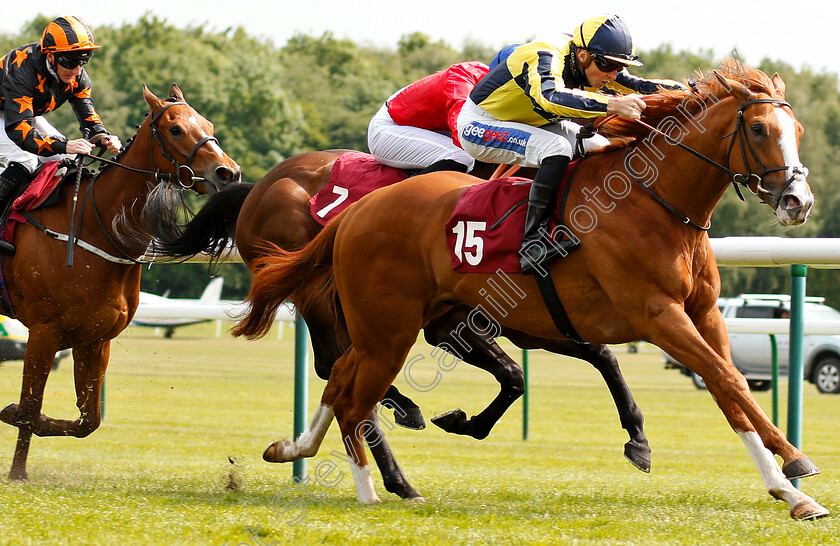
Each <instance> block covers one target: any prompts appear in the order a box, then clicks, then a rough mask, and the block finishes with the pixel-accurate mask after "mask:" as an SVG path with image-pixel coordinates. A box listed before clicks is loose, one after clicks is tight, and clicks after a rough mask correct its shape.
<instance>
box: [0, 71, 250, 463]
mask: <svg viewBox="0 0 840 546" xmlns="http://www.w3.org/2000/svg"><path fill="white" fill-rule="evenodd" d="M143 89H144V93H145V98H146V102H147V103H148V105H149V108H150V109H151V114H150V115H149V116H148V117H147V118H146V120H145V121H144V122H143V124H142V125H141V126H140V128H139V130H138V132H137V134H136V136H135V137H134V139H133V141H132V142H131V143H130V145H129V146H128V148H126V149H125V150H124V151H123V152H121V153H120V155H119V156H118V157H117V162H118V163H119V165H109V166H107V167H105V168H104V169H103V170H101V171H100V172H99V173H98V174H97V175H96V176H89V175H85V176H84V177H82V180H81V183H80V186H79V206H78V210H76V217H75V221H76V226H77V228H76V233H75V234H76V236H77V237H78V245H79V246H78V248H76V249H75V252H74V259H73V266H72V267H65V259H66V257H67V245H66V243H64V242H61V241H59V240H56V239H55V238H50V237H46V236H45V235H44V233H43V232H42V231H41V230H40V229H39V227H40V226H42V227H44V228H47V229H49V230H52V232H58V233H62V232H64V231H66V230H68V227H69V226H70V225H71V217H72V216H71V214H72V211H73V210H74V207H73V204H72V203H73V194H74V187H73V184H67V185H65V186H64V187H62V189H61V190H60V195H59V201H58V204H57V205H54V206H52V207H49V208H44V209H40V210H37V211H34V212H32V213H31V215H32V217H33V218H34V220H35V221H36V222H37V224H38V225H39V227H36V225H34V224H33V223H32V222H30V223H27V224H23V225H20V226H19V227H18V228H17V231H16V234H15V243H16V246H17V253H16V255H15V256H12V257H9V256H4V257H3V260H2V268H3V269H2V273H3V278H4V279H5V282H6V286H7V287H8V292H9V296H10V299H11V306H12V309H11V310H8V311H7V313H8V314H9V315H10V316H17V318H19V319H20V321H21V322H23V323H24V324H25V325H26V326H28V327H29V342H28V343H27V345H26V354H25V357H24V363H23V385H22V387H21V395H20V403H19V404H10V405H8V406H6V407H5V408H4V409H3V410H2V412H0V419H2V420H3V422H5V423H8V424H10V425H13V426H15V427H18V428H19V433H18V441H17V446H16V449H15V456H14V460H13V462H12V469H11V473H10V475H9V476H10V478H11V479H26V478H27V473H26V458H27V455H28V452H29V444H30V440H31V438H32V434H33V433H34V434H35V435H37V436H75V437H78V438H82V437H85V436H87V435H89V434H90V433H91V432H93V431H94V430H96V428H97V427H98V426H99V421H100V413H99V409H100V391H101V385H102V379H103V377H104V375H105V369H106V367H107V366H108V357H109V355H110V346H111V340H112V339H113V338H115V337H116V336H117V335H118V334H119V333H120V332H122V331H123V330H124V329H125V327H126V326H128V323H129V322H130V321H131V318H132V317H133V316H134V312H135V311H136V310H137V305H138V302H139V291H140V271H141V266H140V265H139V262H136V261H134V260H136V259H137V258H139V257H140V256H141V255H143V253H144V252H145V250H146V245H147V244H148V243H149V241H150V240H151V236H149V237H147V239H146V241H145V244H134V245H128V246H125V245H121V244H118V243H117V242H116V240H117V239H118V236H117V234H116V232H115V230H116V229H117V228H118V227H119V224H120V223H121V222H125V221H128V222H132V221H133V222H135V223H139V218H135V216H136V214H138V213H139V209H140V208H141V207H142V206H143V204H144V203H146V201H147V198H149V195H150V190H151V191H152V192H153V193H160V194H162V195H171V194H173V193H178V192H173V188H178V187H180V186H182V185H184V186H190V187H192V186H193V185H194V189H195V190H196V191H198V192H199V193H210V192H213V191H216V190H217V189H219V188H222V187H224V186H225V185H227V184H230V183H232V182H236V181H238V180H239V178H240V169H239V166H238V165H237V164H236V163H235V162H234V161H233V160H232V159H231V158H229V157H228V156H227V155H226V154H225V153H224V152H223V151H222V149H221V148H220V147H219V145H218V142H217V141H216V139H215V137H213V136H212V135H213V126H212V124H210V122H208V121H207V120H206V119H204V118H203V117H201V116H200V115H199V114H198V112H196V111H195V110H194V109H193V108H192V107H191V106H190V105H189V104H187V103H186V102H185V101H184V97H183V94H182V93H181V91H180V89H178V87H177V86H175V85H173V86H172V88H171V89H170V95H171V98H169V99H168V100H166V101H162V100H160V99H158V98H157V97H156V96H155V95H154V94H152V93H151V92H150V91H149V90H148V89H147V88H146V87H145V86H144V87H143ZM193 174H195V175H197V177H193V176H192V175H193ZM153 180H154V181H155V182H151V181H153ZM196 181H198V183H196ZM153 186H154V187H155V188H154V190H152V187H153ZM89 245H91V246H89ZM95 252H98V253H95ZM67 347H72V348H73V360H74V363H75V364H74V371H75V382H76V399H77V402H76V404H77V406H78V407H79V412H80V416H79V418H78V419H76V420H73V421H69V420H61V419H53V418H51V417H47V416H45V415H43V414H42V413H41V406H42V402H43V396H44V385H45V384H46V381H47V376H48V374H49V372H50V369H51V367H52V362H53V359H54V358H55V353H56V351H58V350H59V349H64V348H67Z"/></svg>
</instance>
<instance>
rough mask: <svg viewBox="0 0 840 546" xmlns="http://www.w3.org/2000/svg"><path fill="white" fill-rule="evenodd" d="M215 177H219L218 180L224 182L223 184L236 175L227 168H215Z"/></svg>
mask: <svg viewBox="0 0 840 546" xmlns="http://www.w3.org/2000/svg"><path fill="white" fill-rule="evenodd" d="M216 176H218V177H219V180H224V181H225V182H227V181H229V180H231V179H233V178H234V177H235V176H236V175H235V174H234V172H233V171H232V170H231V169H229V168H227V167H217V168H216Z"/></svg>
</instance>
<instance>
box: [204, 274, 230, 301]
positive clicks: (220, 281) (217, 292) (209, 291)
mask: <svg viewBox="0 0 840 546" xmlns="http://www.w3.org/2000/svg"><path fill="white" fill-rule="evenodd" d="M224 284H225V278H224V277H216V278H215V279H213V280H212V281H210V284H208V285H207V287H206V288H205V289H204V292H202V293H201V297H200V298H199V299H198V302H199V303H203V304H208V303H219V300H221V299H222V286H223V285H224Z"/></svg>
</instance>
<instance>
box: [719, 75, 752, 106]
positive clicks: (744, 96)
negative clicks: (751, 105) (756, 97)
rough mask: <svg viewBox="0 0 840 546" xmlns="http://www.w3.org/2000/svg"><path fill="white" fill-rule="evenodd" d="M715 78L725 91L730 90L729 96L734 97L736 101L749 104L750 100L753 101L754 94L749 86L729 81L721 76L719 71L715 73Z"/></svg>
mask: <svg viewBox="0 0 840 546" xmlns="http://www.w3.org/2000/svg"><path fill="white" fill-rule="evenodd" d="M713 73H714V75H715V78H717V81H718V82H719V83H720V84H721V85H722V86H723V88H724V89H727V90H729V93H728V94H729V95H732V96H733V97H735V98H736V99H738V100H739V101H741V102H747V101H748V100H752V97H753V93H752V91H750V90H749V89H747V86H746V85H744V84H742V83H741V82H738V81H735V80H728V79H726V78H724V77H723V76H721V75H720V73H719V72H718V71H717V70H714V71H713Z"/></svg>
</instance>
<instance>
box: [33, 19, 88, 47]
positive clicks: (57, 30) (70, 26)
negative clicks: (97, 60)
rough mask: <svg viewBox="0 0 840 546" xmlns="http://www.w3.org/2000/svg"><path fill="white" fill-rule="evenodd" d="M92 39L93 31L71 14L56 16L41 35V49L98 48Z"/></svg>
mask: <svg viewBox="0 0 840 546" xmlns="http://www.w3.org/2000/svg"><path fill="white" fill-rule="evenodd" d="M99 47H101V46H98V45H96V43H95V42H94V40H93V33H92V32H91V31H90V29H89V28H88V26H87V25H86V24H84V23H83V22H81V21H80V20H79V19H77V18H76V17H73V16H67V17H58V18H57V19H55V20H53V21H52V22H51V23H50V24H49V25H47V28H45V29H44V34H43V35H42V36H41V51H43V52H44V53H48V52H49V53H60V52H64V51H80V50H89V49H98V48H99Z"/></svg>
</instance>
